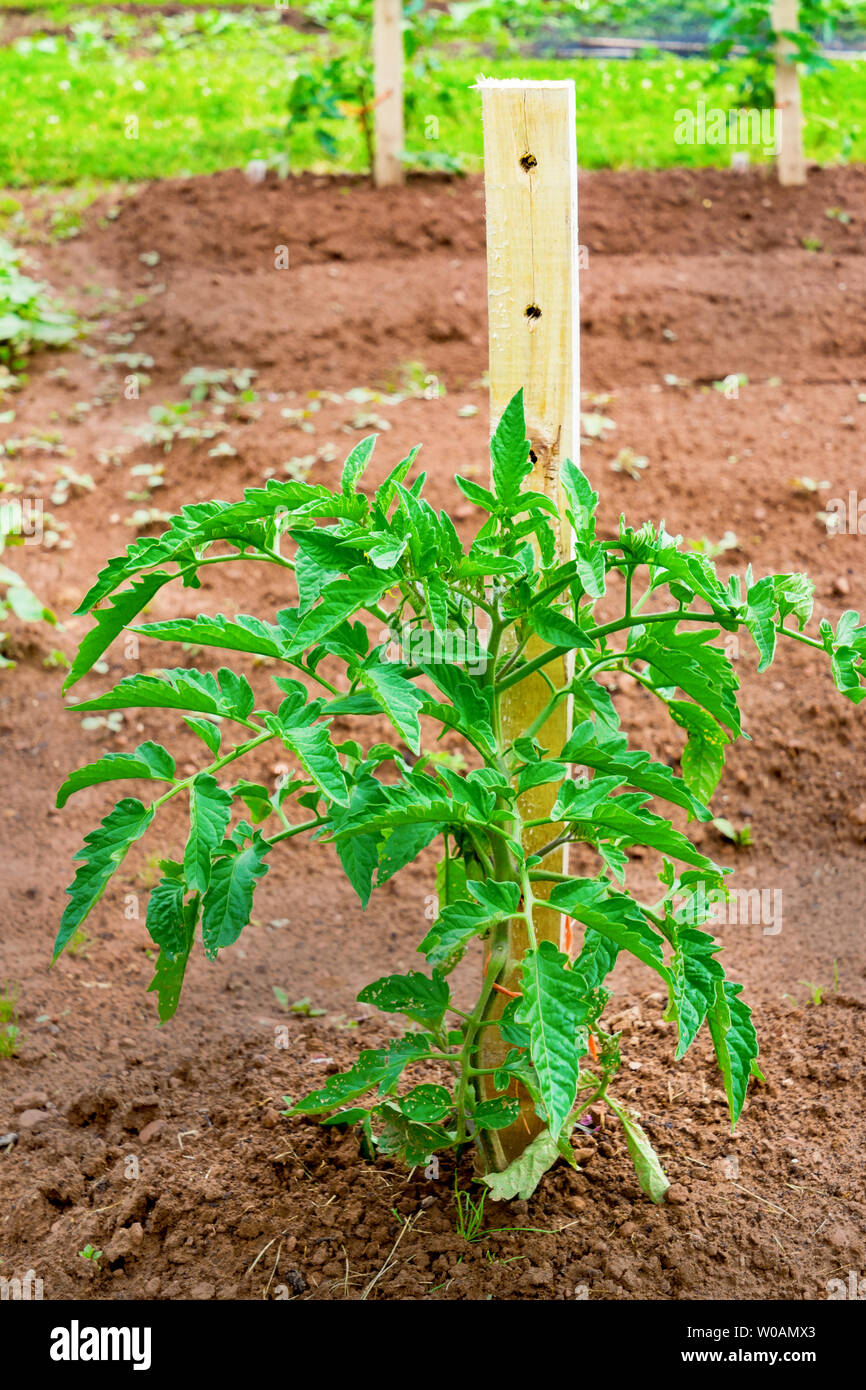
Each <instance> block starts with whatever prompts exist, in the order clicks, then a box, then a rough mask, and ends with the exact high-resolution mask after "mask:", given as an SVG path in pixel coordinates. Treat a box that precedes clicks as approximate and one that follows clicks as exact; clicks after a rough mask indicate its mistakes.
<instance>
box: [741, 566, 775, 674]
mask: <svg viewBox="0 0 866 1390" xmlns="http://www.w3.org/2000/svg"><path fill="white" fill-rule="evenodd" d="M743 623H744V625H745V626H746V627H747V628H748V630H749V632H750V633H751V634H752V637H753V638H754V640H755V646H756V647H757V648H758V652H759V653H760V657H761V660H760V662H759V663H758V672H759V673H760V672H761V671H766V669H767V667H768V666H769V665H770V664H771V662H772V660H773V656H774V654H775V651H776V592H775V581H774V579H773V576H772V575H768V576H767V577H766V578H765V579H759V580H758V582H757V584H753V585H752V586H751V588H750V589H749V591H748V594H747V599H746V611H745V614H744V616H743Z"/></svg>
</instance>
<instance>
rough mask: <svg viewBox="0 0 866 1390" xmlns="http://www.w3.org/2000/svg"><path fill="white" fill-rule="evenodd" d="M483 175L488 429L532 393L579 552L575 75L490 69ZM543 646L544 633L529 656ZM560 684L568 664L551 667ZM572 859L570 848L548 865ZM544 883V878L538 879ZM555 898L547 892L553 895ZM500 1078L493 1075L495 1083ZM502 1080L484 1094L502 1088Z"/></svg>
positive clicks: (531, 432)
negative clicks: (563, 77) (559, 78)
mask: <svg viewBox="0 0 866 1390" xmlns="http://www.w3.org/2000/svg"><path fill="white" fill-rule="evenodd" d="M478 86H479V88H480V90H481V98H482V111H483V118H484V183H485V190H486V197H487V301H488V309H489V315H490V428H491V432H492V431H493V429H495V427H496V425H497V423H498V421H499V418H500V416H501V415H502V412H503V410H504V409H505V407H506V405H507V404H508V402H509V400H510V399H511V397H512V396H513V395H514V394H515V392H516V391H518V390H519V389H520V388H521V387H522V388H523V392H524V404H525V410H526V426H527V435H528V438H529V440H530V441H531V445H532V455H531V457H532V459H533V463H534V467H533V471H532V473H531V475H530V476H529V478H528V479H527V482H526V486H527V487H528V488H531V489H533V490H534V491H537V492H545V493H547V495H548V496H549V497H550V498H552V499H553V501H554V502H555V503H556V506H557V509H558V511H559V515H560V518H561V526H560V553H561V554H562V556H563V557H567V556H568V555H569V554H570V528H569V527H568V523H567V522H566V520H565V502H564V497H563V492H562V487H561V484H560V479H559V473H560V468H561V465H562V463H563V462H564V460H565V459H567V458H572V459H574V460H575V462H577V461H578V450H579V445H580V428H579V414H580V369H579V357H578V345H579V328H580V314H579V301H578V244H577V149H576V143H575V96H574V83H573V82H572V81H565V82H520V81H512V80H509V81H493V80H488V79H484V78H482V79H481V80H480V81H479V83H478ZM543 649H544V643H542V642H541V641H540V640H537V639H536V640H535V645H534V646H530V647H528V648H527V651H526V655H527V657H530V656H532V655H535V654H536V653H537V652H539V651H542V650H543ZM545 669H546V673H547V675H548V677H549V679H550V680H551V681H553V682H554V683H555V684H556V685H558V686H561V685H563V684H564V683H565V681H566V680H567V678H568V675H569V672H568V670H567V668H566V665H565V663H562V664H561V665H558V664H556V663H554V664H551V665H549V666H548V667H546V668H545ZM549 697H550V687H549V685H548V684H547V682H546V681H545V680H544V679H543V677H542V676H540V675H538V674H535V675H533V676H530V677H529V678H528V679H527V680H524V681H521V682H520V683H519V684H518V685H515V686H512V687H511V689H510V690H509V691H507V692H506V694H505V695H504V696H503V701H502V722H503V735H504V737H505V738H506V739H507V740H510V739H512V738H514V737H516V736H518V735H520V734H522V733H524V732H525V730H526V729H527V728H528V727H529V726H530V725H531V724H532V722H533V720H534V719H535V718H536V717H537V716H538V714H539V713H540V712H541V710H542V709H543V708H544V706H545V705H546V704H547V702H548V699H549ZM569 704H570V701H567V700H563V701H562V702H561V703H560V704H559V706H558V708H557V709H556V711H555V713H554V714H553V715H552V716H551V717H550V718H549V719H548V721H547V722H546V723H545V724H544V725H542V727H541V729H540V731H539V733H538V739H539V741H540V743H541V744H542V745H543V746H545V747H547V748H551V749H555V750H556V751H559V749H560V748H561V747H562V746H563V744H564V743H565V740H566V739H567V737H568V728H569V721H570V709H569ZM557 791H558V788H557V787H556V786H545V787H537V788H535V789H533V790H532V791H529V792H526V793H524V795H523V796H522V797H521V798H520V809H521V814H522V815H523V817H524V819H533V818H535V817H536V816H542V815H546V814H548V813H549V811H550V808H551V807H552V805H553V803H554V801H555V799H556V795H557ZM555 833H556V832H555V830H553V831H552V830H551V829H550V827H547V828H546V829H544V828H541V829H540V830H539V829H538V828H536V829H534V830H529V831H527V832H525V836H524V846H525V848H526V849H527V850H528V851H532V850H534V849H538V848H540V847H541V845H542V843H544V842H545V841H546V840H547V839H549V838H551V836H552V835H553V834H555ZM548 866H549V867H550V868H551V869H555V870H557V871H560V872H564V869H565V856H564V853H563V852H562V851H559V852H557V853H556V854H554V855H551V856H550V858H549V859H548V860H546V861H545V867H548ZM540 888H541V885H539V889H540ZM545 896H546V895H545ZM533 926H534V929H535V934H536V937H537V939H538V940H548V941H553V942H555V943H556V944H557V945H560V941H561V927H562V919H561V916H560V914H559V913H558V912H554V911H552V910H551V909H550V908H538V909H537V911H536V913H535V915H534V918H533ZM528 945H529V941H528V937H527V932H526V927H525V924H524V923H523V922H514V923H512V924H511V927H510V930H509V953H508V955H509V958H508V965H507V966H506V969H505V972H504V973H503V975H502V976H501V977H500V981H501V983H502V984H503V985H504V986H505V988H507V989H511V990H514V989H519V987H520V986H519V962H520V960H521V958H522V956H523V954H524V952H525V951H526V949H527V946H528ZM505 1004H506V998H505V996H503V995H501V994H498V993H497V994H495V995H494V996H493V1000H492V1001H491V1006H490V1008H489V1010H488V1016H489V1017H491V1018H495V1017H498V1016H499V1014H501V1012H502V1009H503V1007H504V1006H505ZM506 1051H507V1048H506V1047H505V1046H503V1044H502V1042H501V1040H500V1038H499V1035H498V1029H495V1028H486V1029H485V1030H484V1032H483V1034H482V1045H481V1049H480V1058H481V1060H480V1063H479V1065H480V1066H481V1067H491V1066H496V1065H498V1064H499V1062H500V1061H501V1060H502V1058H503V1057H504V1054H505V1052H506ZM490 1080H491V1078H484V1081H485V1082H489V1081H490ZM494 1093H495V1092H494V1090H493V1087H492V1085H491V1086H487V1087H486V1089H485V1094H487V1095H492V1094H494ZM521 1100H522V1105H521V1115H520V1118H519V1119H518V1120H517V1121H516V1122H515V1123H514V1124H513V1125H511V1126H510V1127H509V1128H508V1129H505V1130H498V1131H490V1132H488V1135H486V1136H485V1144H486V1157H487V1160H488V1163H489V1166H490V1167H493V1168H496V1169H499V1170H501V1169H503V1168H505V1167H507V1165H508V1163H509V1162H511V1161H512V1159H514V1158H516V1157H517V1156H518V1155H519V1154H520V1153H522V1152H523V1149H524V1148H525V1147H526V1145H527V1144H528V1143H529V1141H530V1140H531V1139H532V1138H534V1137H535V1135H536V1134H537V1133H538V1132H539V1130H540V1129H541V1121H540V1120H539V1119H538V1117H537V1116H536V1114H535V1109H534V1106H533V1104H532V1101H531V1100H530V1099H529V1097H528V1096H526V1094H525V1093H524V1094H523V1095H522V1097H521Z"/></svg>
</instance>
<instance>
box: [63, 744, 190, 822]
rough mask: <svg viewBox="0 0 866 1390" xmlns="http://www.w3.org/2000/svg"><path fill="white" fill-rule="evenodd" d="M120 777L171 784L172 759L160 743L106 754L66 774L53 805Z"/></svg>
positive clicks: (172, 779) (172, 772)
mask: <svg viewBox="0 0 866 1390" xmlns="http://www.w3.org/2000/svg"><path fill="white" fill-rule="evenodd" d="M123 777H146V778H149V779H150V780H151V781H157V782H172V781H174V758H173V757H172V756H171V754H170V753H168V752H166V750H165V749H164V748H163V746H162V744H160V743H150V742H148V743H140V744H139V745H138V747H137V748H136V749H135V751H134V752H133V753H106V754H105V755H104V756H103V757H101V758H98V759H97V761H96V762H95V763H88V764H87V766H86V767H80V768H78V769H77V771H75V772H72V773H70V775H69V776H68V777H67V779H66V781H65V782H64V783H63V786H62V787H61V788H60V790H59V792H58V793H57V805H58V806H65V805H66V803H67V801H68V800H69V798H70V796H72V794H73V792H77V791H81V789H82V787H95V786H97V785H100V784H101V783H103V782H114V781H117V780H119V779H120V778H123Z"/></svg>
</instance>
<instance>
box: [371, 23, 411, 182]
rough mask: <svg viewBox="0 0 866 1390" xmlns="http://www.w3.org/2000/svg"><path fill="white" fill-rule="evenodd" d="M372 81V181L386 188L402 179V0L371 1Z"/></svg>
mask: <svg viewBox="0 0 866 1390" xmlns="http://www.w3.org/2000/svg"><path fill="white" fill-rule="evenodd" d="M373 81H374V87H375V93H374V105H375V111H374V114H375V125H374V130H375V141H376V149H375V156H374V164H373V182H374V183H375V185H376V187H377V188H388V187H392V186H393V185H395V184H401V183H402V182H403V161H402V159H401V155H402V153H403V145H404V134H403V0H375V7H374V11H373Z"/></svg>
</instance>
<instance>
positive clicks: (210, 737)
mask: <svg viewBox="0 0 866 1390" xmlns="http://www.w3.org/2000/svg"><path fill="white" fill-rule="evenodd" d="M183 722H184V724H186V725H188V727H189V728H190V729H192V731H193V733H194V734H198V736H199V738H200V739H201V740H202V741H203V743H205V744H206V746H207V747H208V749H209V750H210V752H211V753H213V755H214V757H216V756H217V755H218V753H219V751H220V743H221V741H222V733H221V731H220V729H219V727H218V726H217V725H216V724H213V723H211V721H210V720H209V719H196V717H195V715H192V714H191V715H189V717H187V716H186V715H184V720H183Z"/></svg>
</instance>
